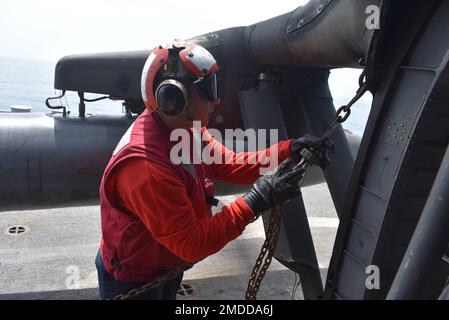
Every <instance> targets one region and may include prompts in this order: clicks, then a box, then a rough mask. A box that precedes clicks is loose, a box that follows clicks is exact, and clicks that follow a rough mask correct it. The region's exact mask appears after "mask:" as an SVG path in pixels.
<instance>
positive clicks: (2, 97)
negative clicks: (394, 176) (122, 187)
mask: <svg viewBox="0 0 449 320" xmlns="http://www.w3.org/2000/svg"><path fill="white" fill-rule="evenodd" d="M55 65H56V61H55V62H52V61H43V60H32V59H23V58H11V57H0V111H9V110H10V108H9V107H10V106H11V105H28V106H31V107H32V112H47V111H49V109H48V108H47V107H46V106H45V100H46V99H47V98H48V97H52V96H58V95H60V91H59V90H55V89H54V88H53V80H54V69H55ZM358 73H359V71H354V70H349V69H340V70H333V71H332V72H331V77H330V81H329V83H330V87H331V91H332V95H333V98H334V103H335V106H336V108H338V107H339V106H341V105H343V104H345V103H347V102H348V101H349V100H350V99H351V98H352V95H353V93H355V91H356V90H357V77H358ZM96 97H99V95H94V94H86V98H90V99H92V98H96ZM78 101H79V99H78V95H77V93H75V92H67V93H66V97H65V98H62V99H60V101H59V103H58V101H57V100H53V101H51V103H52V105H55V104H58V105H61V104H62V105H65V106H67V108H68V110H70V111H71V112H72V113H74V114H77V113H78ZM370 106H371V99H370V97H364V98H363V99H362V100H361V101H360V102H358V103H357V104H355V105H354V106H353V108H352V110H353V111H352V114H351V117H350V118H349V119H348V120H347V122H346V123H344V127H345V128H346V129H349V130H351V131H353V132H354V133H356V134H358V135H362V134H363V130H364V128H365V124H366V120H367V118H368V115H369V111H370ZM86 112H88V113H95V114H114V115H117V114H122V113H123V107H122V104H121V102H117V101H111V100H102V101H98V102H94V103H86Z"/></svg>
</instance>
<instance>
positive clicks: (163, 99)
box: [155, 79, 189, 116]
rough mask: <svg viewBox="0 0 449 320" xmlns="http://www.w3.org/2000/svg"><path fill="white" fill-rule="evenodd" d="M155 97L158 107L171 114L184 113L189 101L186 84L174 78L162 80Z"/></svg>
mask: <svg viewBox="0 0 449 320" xmlns="http://www.w3.org/2000/svg"><path fill="white" fill-rule="evenodd" d="M155 97H156V104H157V106H158V108H159V109H160V110H161V111H162V112H163V113H165V114H166V115H169V116H176V115H178V114H180V113H182V112H183V111H184V110H185V109H186V108H187V105H188V103H189V99H188V94H187V89H186V87H185V85H184V84H182V83H181V82H179V81H178V80H174V79H167V80H164V81H162V82H161V83H160V84H159V86H158V87H157V89H156V92H155Z"/></svg>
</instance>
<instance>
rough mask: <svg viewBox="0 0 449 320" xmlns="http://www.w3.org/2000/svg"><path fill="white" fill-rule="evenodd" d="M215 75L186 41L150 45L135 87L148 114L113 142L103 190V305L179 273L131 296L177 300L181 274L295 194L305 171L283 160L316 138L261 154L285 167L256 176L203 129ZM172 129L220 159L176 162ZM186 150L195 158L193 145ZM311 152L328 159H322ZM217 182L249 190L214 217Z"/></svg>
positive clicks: (256, 163) (255, 163)
mask: <svg viewBox="0 0 449 320" xmlns="http://www.w3.org/2000/svg"><path fill="white" fill-rule="evenodd" d="M217 70H218V65H217V63H216V61H215V59H214V58H213V56H212V55H211V54H210V53H209V52H208V51H207V50H206V49H205V48H203V47H201V46H199V45H196V44H193V43H187V44H174V45H173V46H171V47H169V48H163V47H157V48H155V49H154V50H153V52H152V53H151V55H150V56H149V58H148V60H147V62H146V64H145V67H144V69H143V72H142V84H141V86H142V97H143V100H144V102H145V105H146V107H147V109H146V110H145V111H144V112H143V113H142V114H141V115H140V116H139V117H138V118H137V119H136V121H135V122H134V123H133V125H132V126H131V127H130V128H129V129H128V131H127V132H126V133H125V135H124V136H123V138H122V139H121V141H120V142H119V144H118V145H117V147H116V149H115V150H114V153H113V156H112V158H111V160H110V161H109V164H108V166H107V167H106V169H105V172H104V175H103V178H102V182H101V186H100V204H101V226H102V240H101V244H100V250H99V253H98V255H97V259H96V266H97V270H98V279H99V287H100V296H101V298H102V299H111V298H113V297H115V296H116V295H119V294H124V293H127V292H128V291H130V290H132V289H135V288H138V287H141V286H142V285H144V284H146V283H148V282H152V281H154V280H155V279H158V278H161V277H163V276H164V275H165V274H167V272H170V271H173V270H179V271H178V273H177V277H176V278H175V279H172V280H169V281H166V282H164V283H163V284H161V285H159V286H158V287H155V288H153V289H151V290H149V291H147V292H145V293H143V294H141V295H140V296H138V297H137V298H138V299H175V298H176V291H177V289H178V287H179V284H180V282H181V280H182V276H183V270H185V269H186V268H189V267H191V266H192V265H193V264H195V263H196V262H198V261H200V260H202V259H204V258H205V257H207V256H209V255H211V254H214V253H216V252H217V251H219V250H220V249H221V248H223V247H224V246H225V245H226V244H227V243H228V242H229V241H231V240H233V239H235V238H236V237H238V236H239V235H240V234H241V233H242V232H243V230H244V229H245V227H246V225H248V224H249V223H251V222H253V221H254V220H255V219H256V218H257V217H258V216H259V215H260V214H262V213H263V212H265V211H267V210H268V209H269V208H272V207H274V206H275V205H277V204H279V203H281V202H283V201H286V200H288V199H290V198H293V197H296V196H298V195H299V194H300V189H299V185H298V182H299V181H300V179H301V178H302V175H303V172H302V171H301V170H299V169H294V168H293V166H292V163H293V161H291V160H286V159H290V158H293V159H294V160H296V161H299V155H298V150H299V149H300V148H303V147H306V148H308V149H311V150H313V149H314V148H316V147H317V146H318V142H319V140H318V139H317V138H314V137H310V136H306V137H303V138H300V139H296V140H289V141H282V142H280V143H278V144H276V145H273V146H272V147H270V148H268V149H267V150H265V151H264V152H262V154H264V155H265V156H266V157H269V158H270V157H272V156H276V157H277V159H278V161H279V162H282V164H281V165H280V166H279V167H278V168H277V169H276V171H275V172H274V173H273V174H272V175H265V176H262V177H261V168H262V164H263V161H262V160H261V159H260V158H261V157H260V155H261V153H260V152H242V153H234V152H232V151H230V150H229V149H226V148H225V147H224V146H223V145H222V144H221V143H219V142H218V141H217V140H215V139H214V138H213V137H212V136H211V135H210V134H209V133H208V131H207V129H206V128H205V126H206V125H207V123H208V121H209V117H210V115H211V113H212V111H213V108H214V106H215V105H216V104H217V101H218V94H217V79H216V72H217ZM193 121H200V123H201V126H202V128H201V129H200V130H199V131H200V132H195V130H194V129H192V126H193ZM175 129H185V130H186V132H187V133H188V134H189V137H191V138H192V141H193V140H194V139H195V137H197V136H198V135H197V134H200V136H201V137H202V143H201V144H202V147H205V146H207V147H208V148H209V150H211V151H212V153H213V154H214V155H215V156H217V155H218V158H221V159H222V160H223V161H216V162H215V163H212V164H207V165H206V164H204V163H201V162H200V163H196V162H194V161H193V163H192V162H189V161H183V162H182V163H181V164H179V162H176V161H175V160H176V159H173V158H174V154H173V152H171V151H172V150H173V148H174V147H175V146H176V145H177V144H178V143H180V141H173V139H171V133H172V132H173V130H175ZM187 151H191V152H188V153H190V155H189V156H188V158H187V160H192V155H193V154H195V152H196V151H195V148H191V147H190V146H189V148H188V150H187ZM315 152H316V151H315ZM316 154H317V156H319V158H321V159H324V158H325V152H322V151H320V152H316ZM215 156H214V159H216V157H215ZM184 160H186V158H184ZM284 160H286V161H284ZM175 163H178V164H175ZM323 163H324V162H323ZM215 179H216V180H221V181H226V182H232V183H242V184H251V183H254V182H255V183H254V185H253V186H252V187H251V188H250V190H249V191H248V192H247V193H246V194H245V195H244V196H242V197H238V198H237V199H236V200H235V201H234V202H233V203H231V204H230V205H228V206H224V207H223V208H222V210H221V212H219V213H217V214H215V215H212V211H211V206H212V205H214V204H215V198H214V191H213V183H212V181H213V180H215ZM256 180H257V181H256Z"/></svg>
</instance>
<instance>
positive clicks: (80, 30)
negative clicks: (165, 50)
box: [0, 0, 307, 61]
mask: <svg viewBox="0 0 449 320" xmlns="http://www.w3.org/2000/svg"><path fill="white" fill-rule="evenodd" d="M306 2H307V0H282V1H280V0H221V1H216V0H195V1H185V0H183V1H182V0H126V1H125V0H1V1H0V44H1V46H0V56H13V57H25V58H34V59H39V60H50V61H56V60H59V59H60V58H61V57H63V56H65V55H68V54H75V53H90V52H109V51H128V50H142V49H149V48H153V47H154V46H156V45H157V44H160V43H162V44H166V43H167V42H169V41H171V40H172V39H174V38H190V37H193V36H197V35H200V34H204V33H207V32H211V31H216V30H220V29H225V28H230V27H236V26H245V25H250V24H252V23H255V22H258V21H261V20H266V19H269V18H272V17H274V16H277V15H280V14H283V13H286V12H289V11H292V10H294V9H295V8H297V7H298V6H300V5H301V4H304V3H306Z"/></svg>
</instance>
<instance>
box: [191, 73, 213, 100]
mask: <svg viewBox="0 0 449 320" xmlns="http://www.w3.org/2000/svg"><path fill="white" fill-rule="evenodd" d="M194 84H195V85H196V86H197V87H198V88H199V89H200V91H201V93H202V94H203V95H204V97H205V98H206V99H208V100H210V101H217V100H218V85H217V73H216V72H213V73H211V74H209V75H207V76H206V77H204V78H202V79H199V80H197V81H195V82H194Z"/></svg>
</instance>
